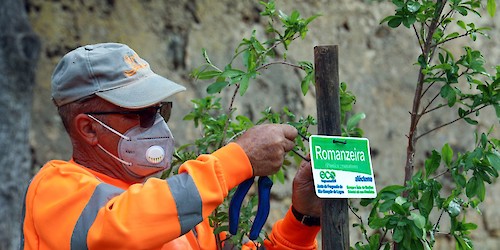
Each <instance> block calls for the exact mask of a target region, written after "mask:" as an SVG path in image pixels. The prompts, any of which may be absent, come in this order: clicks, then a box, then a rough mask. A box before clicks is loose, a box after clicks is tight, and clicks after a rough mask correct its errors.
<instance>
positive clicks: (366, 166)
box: [309, 135, 377, 198]
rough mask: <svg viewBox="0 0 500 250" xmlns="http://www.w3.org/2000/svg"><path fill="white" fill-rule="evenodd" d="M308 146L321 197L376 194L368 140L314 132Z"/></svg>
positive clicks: (317, 188)
mask: <svg viewBox="0 0 500 250" xmlns="http://www.w3.org/2000/svg"><path fill="white" fill-rule="evenodd" d="M309 147H310V152H311V163H312V168H313V176H314V187H315V190H316V195H318V197H320V198H374V197H376V196H377V190H376V188H375V178H374V176H373V169H372V163H371V158H370V147H369V143H368V139H366V138H353V137H339V136H320V135H312V136H311V137H310V138H309Z"/></svg>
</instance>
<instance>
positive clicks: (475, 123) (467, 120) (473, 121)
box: [464, 117, 479, 125]
mask: <svg viewBox="0 0 500 250" xmlns="http://www.w3.org/2000/svg"><path fill="white" fill-rule="evenodd" d="M464 120H465V121H466V122H467V123H469V124H470V125H477V124H478V123H479V122H478V121H476V120H473V119H471V118H470V117H464Z"/></svg>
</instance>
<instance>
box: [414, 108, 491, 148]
mask: <svg viewBox="0 0 500 250" xmlns="http://www.w3.org/2000/svg"><path fill="white" fill-rule="evenodd" d="M486 107H488V105H483V106H482V107H480V108H477V109H475V110H472V111H470V112H468V113H467V114H465V115H464V116H463V117H458V118H457V119H455V120H453V121H450V122H447V123H444V124H441V125H439V126H437V127H435V128H433V129H430V130H428V131H426V132H424V133H422V134H420V135H419V136H417V140H418V139H420V138H421V137H423V136H425V135H427V134H429V133H431V132H433V131H436V130H438V129H440V128H442V127H445V126H448V125H450V124H452V123H455V122H457V121H459V120H462V119H464V118H465V117H467V116H468V115H470V114H472V113H475V112H477V111H479V110H481V109H483V108H486Z"/></svg>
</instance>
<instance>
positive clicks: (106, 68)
mask: <svg viewBox="0 0 500 250" xmlns="http://www.w3.org/2000/svg"><path fill="white" fill-rule="evenodd" d="M184 90H185V88H184V87H182V86H180V85H178V84H176V83H174V82H172V81H170V80H168V79H165V78H163V77H161V76H159V75H157V74H155V73H153V71H151V69H150V67H149V64H148V63H147V62H146V61H144V60H143V59H141V58H140V57H139V56H138V55H137V54H136V53H135V52H134V51H133V50H132V49H130V48H129V47H128V46H126V45H123V44H116V43H104V44H95V45H88V46H84V47H80V48H78V49H76V50H74V51H71V52H69V53H68V54H66V55H65V56H64V57H63V58H62V59H61V61H60V62H59V64H58V65H57V66H56V68H55V71H54V73H53V76H52V97H53V101H54V103H55V105H56V106H57V108H58V111H59V114H60V116H61V119H62V121H63V123H64V126H65V128H66V130H67V132H68V134H69V136H70V138H71V142H72V146H73V155H72V159H71V160H69V161H58V160H53V161H49V162H48V163H47V164H45V166H43V168H42V169H41V170H40V171H39V173H38V174H37V175H36V176H35V177H34V178H33V180H32V181H31V183H30V186H29V187H28V191H27V193H26V200H25V218H24V226H23V231H24V232H23V233H24V241H23V242H22V246H21V247H24V249H216V243H215V236H214V234H213V229H212V228H211V227H210V225H209V222H208V219H207V217H208V215H209V214H210V213H211V212H212V211H213V210H214V209H215V208H216V207H217V206H218V205H220V204H221V203H222V202H223V200H224V198H225V197H226V196H227V195H228V191H229V190H230V189H232V188H233V187H235V186H237V185H238V184H239V183H241V182H243V181H244V180H246V179H248V178H250V177H252V176H266V175H271V174H273V173H275V172H277V171H278V170H279V168H280V166H281V164H282V162H283V159H284V155H285V153H286V152H287V151H289V150H291V149H292V148H293V146H294V139H295V137H296V136H297V131H296V130H295V128H293V127H290V126H287V125H270V124H268V125H262V126H256V127H253V128H252V129H249V130H248V131H247V132H246V133H244V134H243V135H242V136H240V137H239V138H238V139H237V140H236V141H235V142H234V143H230V144H228V145H227V146H224V147H223V148H221V149H219V150H218V151H216V152H214V153H213V154H210V155H201V156H199V157H198V158H197V159H196V160H193V161H187V162H185V163H184V164H183V165H182V166H181V167H180V168H179V174H177V175H175V176H172V177H170V178H168V179H167V180H162V179H158V178H154V177H151V176H153V175H154V174H156V173H159V172H161V171H163V170H165V169H167V168H169V167H170V163H171V159H172V154H173V150H174V149H173V147H174V140H173V136H172V134H171V132H170V130H169V128H168V126H167V123H166V121H165V119H164V118H163V117H162V116H160V114H165V113H167V114H168V115H169V112H170V109H171V107H172V106H171V103H164V102H163V101H164V100H165V99H166V98H168V97H170V96H172V95H174V94H176V93H178V92H180V91H184ZM168 115H166V117H168ZM292 203H293V206H292V207H293V209H291V210H290V211H289V212H288V213H287V215H286V216H285V218H284V219H283V220H280V221H279V222H277V223H276V224H275V225H274V227H273V230H272V232H271V233H270V235H269V239H268V240H266V242H265V247H266V249H314V248H316V242H315V236H316V234H317V233H318V231H319V226H318V223H317V222H318V219H316V220H313V221H315V222H316V223H306V224H308V225H304V224H303V222H304V221H306V222H307V218H309V217H304V216H311V217H318V216H319V214H320V211H319V207H320V206H319V199H318V198H317V197H316V196H315V195H314V187H313V184H312V174H311V166H310V164H308V163H307V162H303V163H302V165H301V168H300V169H299V171H298V172H297V175H296V177H295V179H294V184H293V196H292ZM292 207H291V208H292ZM292 211H293V212H292ZM304 218H306V220H304ZM301 221H302V222H301Z"/></svg>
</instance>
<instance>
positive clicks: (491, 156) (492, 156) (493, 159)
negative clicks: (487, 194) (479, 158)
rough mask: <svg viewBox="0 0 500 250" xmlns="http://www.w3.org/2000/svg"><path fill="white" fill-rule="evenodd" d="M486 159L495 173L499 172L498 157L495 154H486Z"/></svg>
mask: <svg viewBox="0 0 500 250" xmlns="http://www.w3.org/2000/svg"><path fill="white" fill-rule="evenodd" d="M486 159H488V161H489V162H490V165H491V166H493V167H494V168H495V169H496V170H497V171H500V156H499V155H498V153H497V154H495V153H491V152H489V153H487V154H486Z"/></svg>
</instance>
